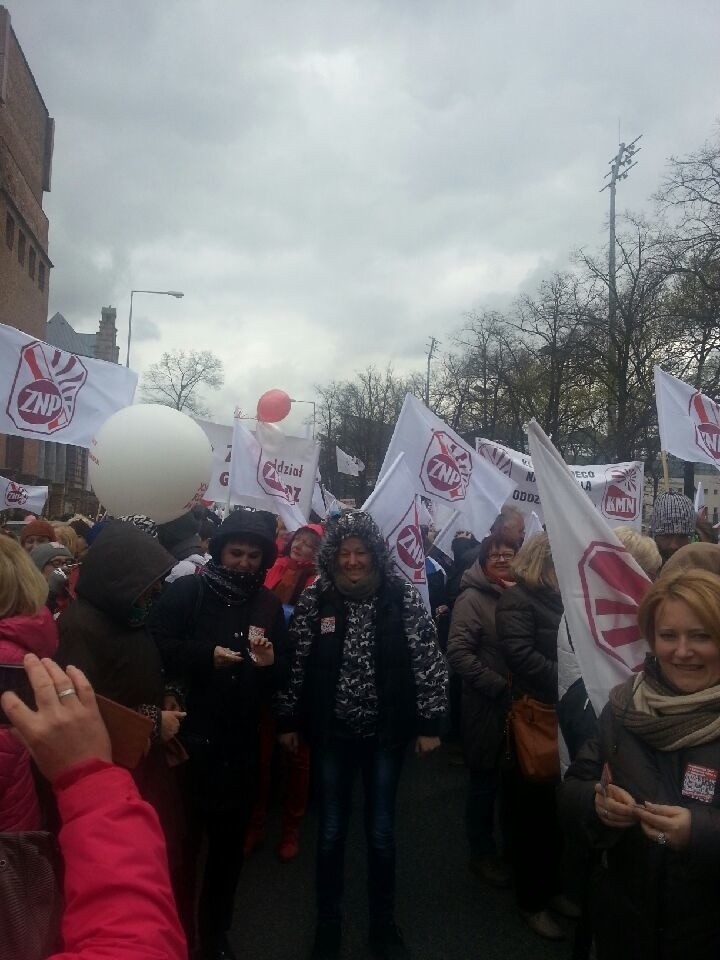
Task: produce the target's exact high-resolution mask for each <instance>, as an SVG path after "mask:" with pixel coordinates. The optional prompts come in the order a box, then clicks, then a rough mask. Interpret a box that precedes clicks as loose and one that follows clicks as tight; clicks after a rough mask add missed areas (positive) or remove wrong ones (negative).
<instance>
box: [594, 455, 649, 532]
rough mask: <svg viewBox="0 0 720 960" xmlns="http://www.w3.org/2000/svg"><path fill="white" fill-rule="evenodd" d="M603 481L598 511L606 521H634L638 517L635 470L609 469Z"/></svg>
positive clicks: (631, 468)
mask: <svg viewBox="0 0 720 960" xmlns="http://www.w3.org/2000/svg"><path fill="white" fill-rule="evenodd" d="M607 473H608V476H607V480H606V481H605V492H604V493H603V496H602V500H601V501H600V510H601V512H602V513H603V514H604V516H606V517H607V518H608V520H634V519H635V517H636V516H637V515H638V506H639V497H640V491H639V489H638V477H637V469H636V468H635V467H630V468H629V469H628V470H619V469H618V468H617V467H611V468H610V469H609V470H608V471H607Z"/></svg>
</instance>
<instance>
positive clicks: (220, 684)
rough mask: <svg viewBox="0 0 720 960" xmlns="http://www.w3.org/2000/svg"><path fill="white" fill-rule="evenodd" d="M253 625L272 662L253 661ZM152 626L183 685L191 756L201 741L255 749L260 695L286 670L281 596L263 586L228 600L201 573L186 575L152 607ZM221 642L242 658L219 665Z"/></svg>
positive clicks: (168, 667) (223, 750) (222, 750)
mask: <svg viewBox="0 0 720 960" xmlns="http://www.w3.org/2000/svg"><path fill="white" fill-rule="evenodd" d="M252 627H255V628H259V629H261V630H262V631H263V633H264V636H265V637H266V638H267V639H268V640H270V641H271V642H272V644H273V647H274V651H275V663H274V664H273V666H271V667H256V666H255V664H254V663H253V661H252V659H251V657H250V654H249V631H250V629H251V628H252ZM148 629H149V631H150V634H151V636H152V637H153V639H154V640H155V642H156V644H157V646H158V649H159V650H160V654H161V656H162V661H163V664H164V667H165V671H166V674H167V676H168V678H169V679H171V680H177V681H179V682H180V684H181V685H182V686H183V687H184V688H185V690H186V702H185V709H186V710H187V717H186V718H185V720H183V724H182V730H181V736H182V739H183V741H184V742H186V744H187V746H188V750H189V752H190V753H191V755H192V753H193V748H194V747H195V746H196V745H197V744H199V743H204V744H211V745H212V747H213V749H214V750H215V751H216V752H218V753H219V754H222V755H227V756H232V755H239V754H245V753H247V752H248V751H250V752H254V749H255V734H256V731H257V725H258V717H259V710H260V705H261V701H262V700H263V699H264V698H265V696H266V695H267V693H268V692H269V691H272V690H274V689H277V688H278V687H281V686H282V685H284V684H285V682H286V681H287V677H288V670H289V650H288V634H287V629H286V627H285V617H284V615H283V610H282V604H281V603H280V601H279V600H278V599H277V597H276V596H275V595H274V594H273V593H272V592H271V591H270V590H266V589H265V587H261V588H260V590H259V591H258V593H257V595H256V596H255V597H254V598H253V599H252V600H249V601H248V602H247V603H245V604H239V605H235V604H233V605H230V604H227V603H225V602H224V601H223V600H221V599H220V597H219V596H218V595H217V594H216V593H213V591H212V590H211V589H210V588H209V587H208V586H207V585H206V584H205V582H204V580H203V577H202V575H197V576H187V577H181V578H180V579H179V580H176V581H175V582H174V583H171V584H170V585H169V586H168V587H167V588H166V590H165V592H164V593H163V595H162V597H161V598H160V600H158V602H157V603H156V604H155V605H154V606H153V609H152V612H151V615H150V619H149V621H148ZM217 646H221V647H228V648H229V649H231V650H237V651H238V652H239V653H242V654H243V660H242V662H241V663H238V664H237V665H233V666H229V667H221V668H216V667H215V666H214V665H213V653H214V650H215V647H217Z"/></svg>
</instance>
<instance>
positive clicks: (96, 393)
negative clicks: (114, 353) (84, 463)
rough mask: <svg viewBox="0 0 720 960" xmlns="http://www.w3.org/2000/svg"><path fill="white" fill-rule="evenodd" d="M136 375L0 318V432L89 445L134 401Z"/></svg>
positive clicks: (36, 438)
mask: <svg viewBox="0 0 720 960" xmlns="http://www.w3.org/2000/svg"><path fill="white" fill-rule="evenodd" d="M136 386H137V374H136V373H135V372H134V371H132V370H128V369H127V368H126V367H120V366H118V365H117V364H116V363H107V362H106V361H104V360H89V359H88V358H87V357H79V356H76V355H75V354H74V353H66V352H65V351H64V350H59V349H58V348H57V347H53V346H51V345H50V344H49V343H43V341H42V340H36V339H34V338H33V337H29V336H28V335H27V334H26V333H22V332H21V331H20V330H16V329H15V328H14V327H7V326H5V325H4V324H1V323H0V433H6V434H13V435H15V436H19V437H28V438H32V439H34V440H52V441H53V442H54V443H72V444H74V445H75V446H78V447H88V448H89V447H90V444H91V443H92V440H93V437H94V436H95V434H96V433H97V432H98V430H99V429H100V427H101V426H102V425H103V423H105V421H106V420H107V419H108V418H109V417H110V416H111V415H112V414H113V413H115V412H116V411H117V410H121V409H122V408H123V407H129V406H130V404H131V403H132V402H133V396H134V395H135V387H136Z"/></svg>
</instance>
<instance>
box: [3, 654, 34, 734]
mask: <svg viewBox="0 0 720 960" xmlns="http://www.w3.org/2000/svg"><path fill="white" fill-rule="evenodd" d="M6 690H12V692H13V693H16V694H17V695H18V696H19V697H20V699H21V700H22V702H23V703H25V704H27V706H28V707H32V709H33V710H34V709H35V694H34V692H33V688H32V687H31V685H30V680H29V679H28V675H27V673H25V667H24V666H23V665H22V664H21V663H0V693H4V692H5V691H6ZM0 726H1V727H8V726H10V721H9V720H8V718H7V717H6V716H5V711H4V710H3V709H2V705H0Z"/></svg>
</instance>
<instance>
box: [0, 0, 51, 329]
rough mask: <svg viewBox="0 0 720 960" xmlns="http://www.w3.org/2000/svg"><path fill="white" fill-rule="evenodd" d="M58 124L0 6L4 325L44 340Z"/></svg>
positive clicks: (0, 313)
mask: <svg viewBox="0 0 720 960" xmlns="http://www.w3.org/2000/svg"><path fill="white" fill-rule="evenodd" d="M53 135H54V124H53V120H52V118H51V117H50V115H49V113H48V110H47V107H46V106H45V103H44V102H43V99H42V96H41V94H40V91H39V90H38V88H37V85H36V83H35V79H34V77H33V75H32V72H31V71H30V67H29V66H28V64H27V61H26V60H25V57H24V55H23V52H22V49H21V47H20V44H19V43H18V40H17V37H16V36H15V34H14V32H13V29H12V25H11V22H10V14H9V13H8V11H7V9H6V8H5V7H2V6H0V323H7V324H10V325H11V326H14V327H18V328H19V329H20V330H24V331H25V332H26V333H29V334H32V335H33V336H37V337H44V333H45V324H46V322H47V314H48V288H49V280H50V268H51V263H50V259H49V257H48V219H47V217H46V215H45V213H44V211H43V208H42V202H43V193H44V191H46V190H49V189H50V172H51V165H52V146H53Z"/></svg>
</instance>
